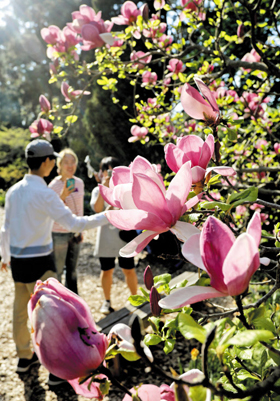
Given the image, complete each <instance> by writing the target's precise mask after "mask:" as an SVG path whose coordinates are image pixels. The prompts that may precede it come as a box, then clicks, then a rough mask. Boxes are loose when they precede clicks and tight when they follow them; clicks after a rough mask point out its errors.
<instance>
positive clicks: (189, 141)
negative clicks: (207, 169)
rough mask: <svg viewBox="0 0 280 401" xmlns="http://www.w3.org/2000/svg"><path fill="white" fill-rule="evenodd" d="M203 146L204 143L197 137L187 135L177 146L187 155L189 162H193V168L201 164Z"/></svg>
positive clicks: (180, 139)
mask: <svg viewBox="0 0 280 401" xmlns="http://www.w3.org/2000/svg"><path fill="white" fill-rule="evenodd" d="M203 144H204V141H203V140H202V139H201V138H200V137H199V136H196V135H187V136H184V137H183V138H179V139H178V140H177V146H178V147H179V149H181V150H182V151H183V152H184V153H185V154H186V155H187V158H188V160H190V161H191V162H192V167H194V166H197V165H198V163H199V159H200V155H201V150H202V147H203Z"/></svg>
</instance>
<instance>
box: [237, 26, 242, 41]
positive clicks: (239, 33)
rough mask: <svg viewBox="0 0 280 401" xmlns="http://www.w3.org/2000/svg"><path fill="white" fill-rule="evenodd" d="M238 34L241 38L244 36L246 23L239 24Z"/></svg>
mask: <svg viewBox="0 0 280 401" xmlns="http://www.w3.org/2000/svg"><path fill="white" fill-rule="evenodd" d="M237 36H238V37H239V38H243V36H244V24H240V25H238V28H237Z"/></svg>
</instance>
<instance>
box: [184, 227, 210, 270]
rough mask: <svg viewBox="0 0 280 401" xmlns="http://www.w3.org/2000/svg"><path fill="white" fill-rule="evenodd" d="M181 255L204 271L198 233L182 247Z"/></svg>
mask: <svg viewBox="0 0 280 401" xmlns="http://www.w3.org/2000/svg"><path fill="white" fill-rule="evenodd" d="M182 254H183V256H184V258H186V259H187V260H188V261H189V262H191V263H192V264H193V265H195V266H197V267H199V268H200V269H202V270H205V271H207V270H206V267H205V266H204V263H203V261H202V258H201V254H200V232H199V234H195V235H193V236H191V237H190V238H189V239H188V240H187V241H186V242H185V243H184V245H183V247H182Z"/></svg>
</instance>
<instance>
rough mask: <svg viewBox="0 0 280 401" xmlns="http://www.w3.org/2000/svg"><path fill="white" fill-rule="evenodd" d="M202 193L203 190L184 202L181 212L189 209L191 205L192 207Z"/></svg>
mask: <svg viewBox="0 0 280 401" xmlns="http://www.w3.org/2000/svg"><path fill="white" fill-rule="evenodd" d="M203 195H204V192H201V193H200V194H198V195H196V196H193V197H192V198H191V199H189V200H188V201H187V202H186V203H185V207H184V209H183V214H184V213H185V212H186V211H187V210H189V209H191V208H192V207H194V206H195V205H196V204H197V203H198V202H199V201H200V199H201V198H202V196H203Z"/></svg>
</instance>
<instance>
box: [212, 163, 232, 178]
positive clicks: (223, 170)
mask: <svg viewBox="0 0 280 401" xmlns="http://www.w3.org/2000/svg"><path fill="white" fill-rule="evenodd" d="M212 170H213V171H215V172H216V173H218V174H221V175H224V176H228V175H230V176H232V175H236V171H235V170H234V169H233V168H232V167H228V166H216V167H208V168H207V169H206V173H205V177H206V176H207V174H208V173H210V171H212Z"/></svg>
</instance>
